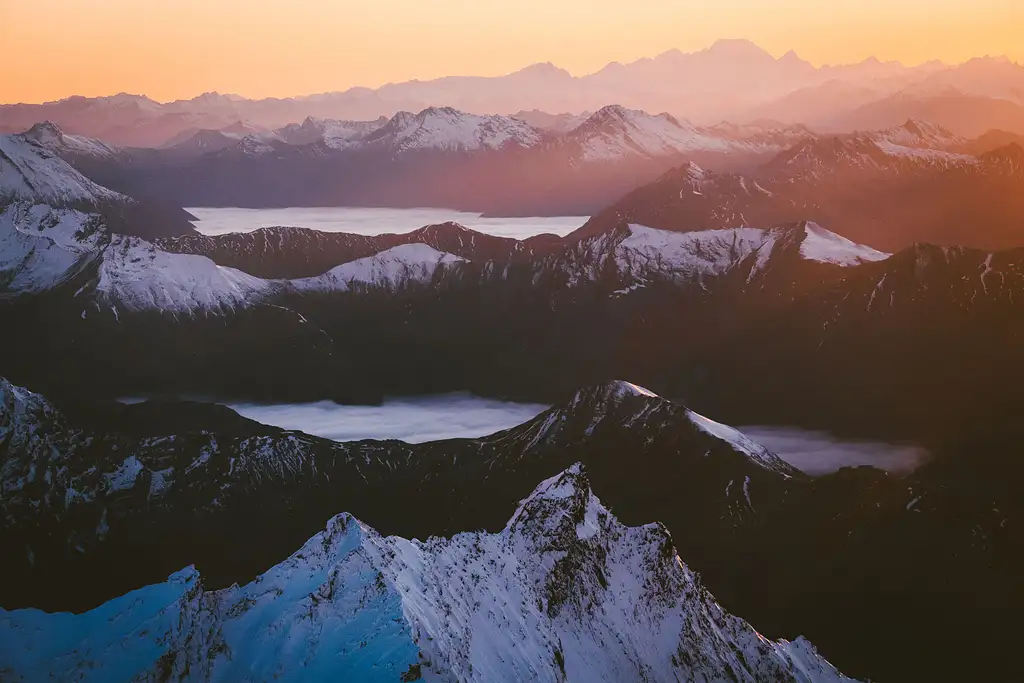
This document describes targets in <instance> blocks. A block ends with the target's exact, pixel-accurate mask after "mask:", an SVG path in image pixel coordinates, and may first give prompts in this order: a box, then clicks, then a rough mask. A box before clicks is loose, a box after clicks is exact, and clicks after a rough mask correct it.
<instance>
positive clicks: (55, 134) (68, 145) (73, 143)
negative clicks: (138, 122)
mask: <svg viewBox="0 0 1024 683" xmlns="http://www.w3.org/2000/svg"><path fill="white" fill-rule="evenodd" d="M24 136H25V138H26V139H28V140H31V141H32V142H35V143H36V144H38V145H39V146H40V147H45V148H46V149H48V150H50V151H51V152H53V153H54V154H57V155H59V156H63V155H65V154H67V155H72V156H88V157H94V158H99V159H109V158H111V157H113V156H116V155H117V154H120V153H122V152H123V151H124V148H122V147H118V146H116V145H108V144H107V143H105V142H103V141H102V140H97V139H96V138H88V137H85V136H83V135H68V134H66V133H64V131H62V130H61V129H60V127H59V126H57V124H55V123H53V122H52V121H43V122H41V123H37V124H36V125H34V126H32V127H31V128H29V129H28V130H27V131H26V132H25V133H24Z"/></svg>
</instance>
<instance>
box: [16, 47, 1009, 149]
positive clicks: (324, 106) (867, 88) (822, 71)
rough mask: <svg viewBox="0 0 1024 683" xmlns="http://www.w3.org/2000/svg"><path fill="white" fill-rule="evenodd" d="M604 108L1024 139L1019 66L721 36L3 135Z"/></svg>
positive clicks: (75, 108)
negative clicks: (807, 56) (574, 70)
mask: <svg viewBox="0 0 1024 683" xmlns="http://www.w3.org/2000/svg"><path fill="white" fill-rule="evenodd" d="M609 102H619V103H622V104H623V105H625V106H627V107H630V108H634V109H644V110H648V111H667V112H670V113H671V114H673V115H675V116H677V117H681V118H687V119H690V120H693V121H695V122H697V123H699V124H703V125H713V124H717V123H719V122H721V121H723V120H728V121H732V122H734V123H748V122H752V121H756V120H758V119H764V118H766V117H767V118H773V119H776V120H778V121H781V122H783V123H786V124H801V123H802V124H806V125H809V126H812V127H814V128H816V129H819V130H820V131H822V132H850V131H852V130H854V129H864V128H882V127H888V126H892V125H897V124H899V123H900V122H902V121H904V120H906V119H907V118H910V117H917V118H926V119H929V120H934V121H936V122H937V123H940V124H942V125H945V126H947V127H949V128H951V129H953V130H954V131H955V132H957V133H958V134H961V135H965V136H969V137H974V136H977V135H980V134H982V133H984V132H985V131H987V130H989V129H991V128H1004V129H1008V130H1012V131H1015V132H1018V133H1024V67H1021V66H1020V65H1018V64H1015V63H1013V62H1011V61H1009V60H1006V59H1004V58H993V57H982V58H978V59H973V60H971V61H968V62H966V63H964V64H960V65H955V66H950V65H945V64H942V63H939V62H929V63H926V64H922V65H919V66H913V67H907V66H903V65H901V64H899V63H895V62H880V61H878V60H877V59H873V58H871V59H867V60H865V61H863V62H861V63H859V64H850V65H837V66H821V67H816V66H814V65H812V64H810V63H809V62H806V61H804V60H803V59H801V58H800V57H798V56H797V55H796V54H795V53H793V52H789V53H787V54H785V55H783V56H782V57H779V58H775V57H773V56H772V55H770V54H769V53H767V52H765V51H764V50H762V49H761V48H759V47H757V46H756V45H754V44H753V43H750V42H749V41H744V40H722V41H719V42H717V43H715V44H714V45H712V46H710V47H709V48H707V49H704V50H700V51H697V52H692V53H683V52H680V51H678V50H670V51H668V52H665V53H663V54H660V55H658V56H657V57H654V58H644V59H640V60H637V61H635V62H632V63H629V64H620V63H611V64H609V65H607V66H606V67H604V68H603V69H601V70H600V71H598V72H596V73H593V74H589V75H586V76H580V77H576V76H573V75H571V74H569V73H568V72H567V71H565V70H563V69H560V68H558V67H556V66H554V65H552V64H535V65H532V66H529V67H526V68H525V69H522V70H520V71H517V72H515V73H511V74H508V75H506V76H500V77H493V78H484V77H459V76H454V77H447V78H441V79H437V80H433V81H409V82H405V83H392V84H387V85H384V86H382V87H380V88H377V89H370V88H351V89H349V90H347V91H344V92H335V93H323V94H318V95H310V96H304V97H295V98H283V99H279V98H269V99H263V100H249V99H245V98H243V97H239V96H236V95H222V94H219V93H205V94H203V95H200V96H198V97H195V98H193V99H191V100H179V101H175V102H170V103H159V102H156V101H154V100H152V99H149V98H147V97H144V96H141V95H129V94H125V93H121V94H118V95H114V96H111V97H99V98H86V97H79V96H76V97H70V98H67V99H64V100H60V101H57V102H49V103H45V104H14V105H3V106H2V107H0V132H8V133H11V132H18V131H21V130H25V129H26V128H28V127H30V126H31V125H33V124H34V123H37V122H39V121H43V120H50V121H54V122H55V123H57V124H58V125H60V126H61V127H62V128H64V129H65V130H67V131H68V132H70V133H73V134H81V135H86V136H90V137H98V138H100V139H103V140H105V141H108V142H110V143H115V144H121V145H132V146H143V147H155V146H158V145H161V144H164V143H165V142H167V141H168V140H170V139H172V138H176V137H178V136H180V135H181V134H182V132H183V131H187V130H190V129H219V128H224V127H226V126H232V125H237V124H238V123H239V122H244V124H245V125H248V126H255V127H259V128H262V129H264V130H270V129H276V128H280V127H282V126H286V125H288V124H291V123H297V122H300V121H303V120H304V119H306V118H307V117H315V118H325V119H345V120H351V119H355V120H360V119H367V120H369V119H377V118H379V117H381V116H386V117H391V116H393V115H394V114H395V113H396V112H399V111H402V110H406V111H420V110H423V109H426V108H429V107H441V106H451V107H454V108H456V109H460V110H464V111H468V112H473V113H476V114H496V113H511V112H517V111H521V110H532V109H538V110H541V111H546V112H552V113H556V112H572V113H576V114H579V113H581V112H584V111H596V110H597V109H599V108H600V107H602V106H604V105H605V104H607V103H609Z"/></svg>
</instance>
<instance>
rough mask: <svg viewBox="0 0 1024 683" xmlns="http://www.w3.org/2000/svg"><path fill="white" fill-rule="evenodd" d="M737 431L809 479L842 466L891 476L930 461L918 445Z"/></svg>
mask: <svg viewBox="0 0 1024 683" xmlns="http://www.w3.org/2000/svg"><path fill="white" fill-rule="evenodd" d="M739 429H740V431H742V432H743V433H744V434H746V435H747V436H749V437H750V438H751V439H753V440H754V441H756V442H758V443H759V444H761V445H763V446H764V447H765V448H767V449H768V450H770V451H772V452H774V453H775V454H777V455H778V456H779V457H780V458H782V459H783V460H785V461H786V462H788V463H789V464H790V465H792V466H793V467H796V468H797V469H799V470H802V471H804V472H806V473H807V474H810V475H812V476H820V475H823V474H828V473H829V472H835V471H836V470H839V469H841V468H843V467H856V466H858V465H871V466H872V467H877V468H878V469H881V470H885V471H887V472H891V473H893V474H905V473H907V472H912V471H913V470H915V469H917V468H918V467H920V466H921V465H922V464H924V462H925V461H926V460H928V458H929V454H928V451H927V450H925V449H924V448H921V447H919V446H912V445H905V444H891V443H885V442H881V441H850V440H844V439H838V438H836V437H835V436H833V435H831V434H829V433H827V432H818V431H812V430H808V429H799V428H796V427H761V426H754V427H740V428H739Z"/></svg>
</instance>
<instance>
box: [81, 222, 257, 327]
mask: <svg viewBox="0 0 1024 683" xmlns="http://www.w3.org/2000/svg"><path fill="white" fill-rule="evenodd" d="M274 289H275V283H273V282H270V281H267V280H261V279H260V278H256V277H253V276H251V275H248V274H246V273H243V272H241V271H238V270H234V269H233V268H224V267H222V266H218V265H217V264H215V263H214V262H213V261H211V260H210V259H208V258H204V257H202V256H188V255H185V254H170V253H167V252H165V251H162V250H160V249H158V248H157V247H155V246H154V245H153V244H151V243H149V242H146V241H144V240H140V239H138V238H136V237H124V236H120V235H118V236H115V237H114V238H113V239H112V240H111V242H110V244H109V245H108V246H107V247H106V248H105V249H104V250H103V253H102V255H101V257H100V265H99V270H98V282H97V283H96V286H95V291H96V293H97V294H98V295H99V297H100V298H101V299H102V300H104V301H106V302H109V303H112V304H114V305H115V306H119V307H123V308H125V309H127V310H130V311H144V310H156V311H166V312H168V313H172V314H180V313H197V312H201V311H207V312H209V311H223V310H230V309H234V308H236V307H241V306H247V305H251V304H253V303H256V302H259V301H260V300H262V299H263V298H265V297H266V296H267V295H268V294H270V293H271V292H272V291H274Z"/></svg>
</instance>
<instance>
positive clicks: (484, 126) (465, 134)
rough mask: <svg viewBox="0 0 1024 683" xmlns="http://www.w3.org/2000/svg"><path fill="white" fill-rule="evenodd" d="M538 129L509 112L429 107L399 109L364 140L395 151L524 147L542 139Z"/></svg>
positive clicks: (449, 150) (451, 150) (477, 149)
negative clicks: (413, 110)
mask: <svg viewBox="0 0 1024 683" xmlns="http://www.w3.org/2000/svg"><path fill="white" fill-rule="evenodd" d="M542 139H543V136H542V134H541V132H540V131H538V130H537V129H535V128H533V127H532V126H530V125H529V124H528V123H526V122H525V121H520V120H519V119H515V118H512V117H510V116H480V115H477V114H467V113H465V112H461V111H458V110H456V109H453V108H451V107H429V108H427V109H424V110H423V111H421V112H420V113H418V114H412V113H409V112H399V113H397V114H395V116H393V117H392V118H391V120H390V121H388V123H387V124H385V125H384V126H382V127H380V128H379V129H377V130H376V131H375V132H373V133H372V134H370V135H368V136H367V137H366V138H365V139H364V140H363V145H364V146H367V147H371V146H375V147H384V148H385V149H389V150H392V151H393V152H394V153H402V152H409V151H413V150H438V151H446V152H453V151H470V152H475V151H481V150H497V149H504V148H509V147H511V148H516V147H518V148H527V147H533V146H535V145H537V144H539V143H540V142H541V140H542Z"/></svg>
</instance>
